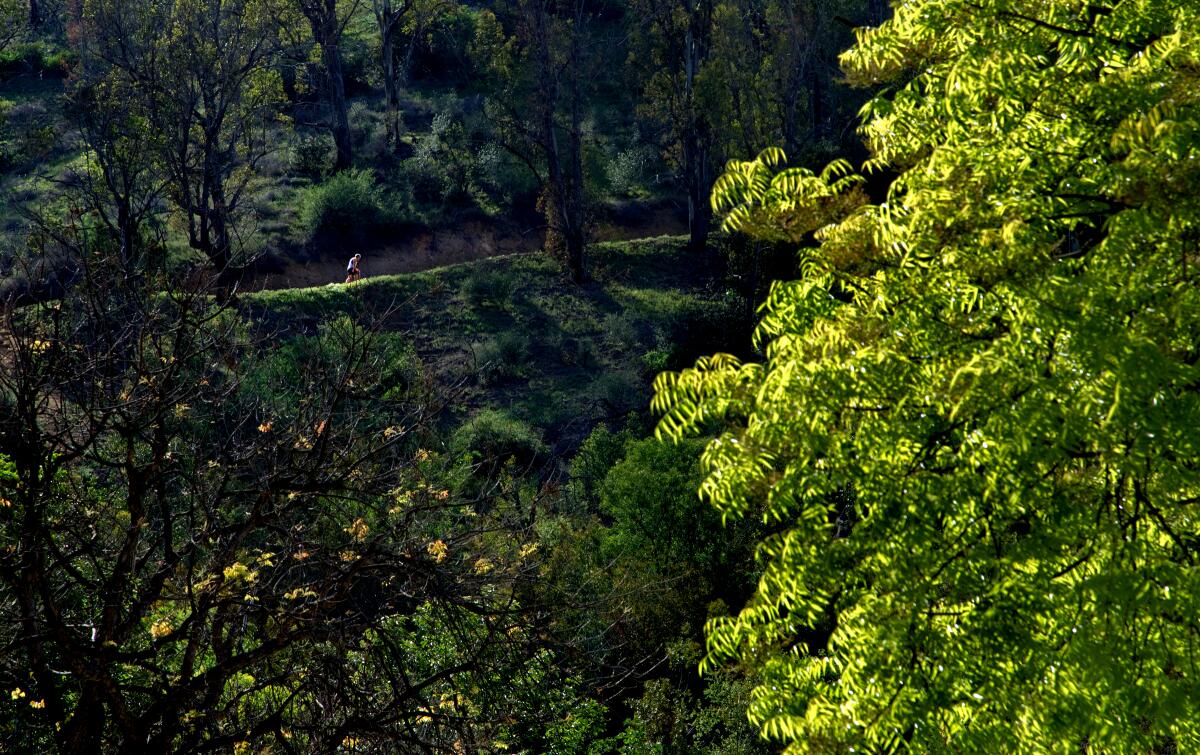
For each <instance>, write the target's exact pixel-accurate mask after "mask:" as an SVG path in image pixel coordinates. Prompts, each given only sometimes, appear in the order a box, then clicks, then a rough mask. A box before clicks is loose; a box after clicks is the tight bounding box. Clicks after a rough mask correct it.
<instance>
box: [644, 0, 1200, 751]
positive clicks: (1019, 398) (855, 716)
mask: <svg viewBox="0 0 1200 755" xmlns="http://www.w3.org/2000/svg"><path fill="white" fill-rule="evenodd" d="M1198 40H1200V9H1198V8H1197V6H1196V4H1195V3H1193V2H1188V1H1186V0H1141V1H1135V0H1125V1H1120V2H1113V3H1095V2H1081V1H1079V0H1051V1H1049V2H1032V1H1029V0H914V1H913V2H907V3H903V4H899V5H897V6H896V8H895V17H894V18H893V19H892V20H890V21H888V22H885V23H884V24H883V25H882V26H880V27H879V28H878V29H872V30H862V31H859V32H858V43H857V45H856V47H854V48H853V49H852V50H850V51H849V52H847V53H845V54H844V56H843V58H842V63H843V65H844V67H845V69H846V71H847V75H848V77H849V78H850V79H851V80H852V81H854V82H857V83H863V84H872V85H877V86H879V87H881V89H880V92H879V94H878V95H876V96H875V97H874V98H873V99H872V100H871V101H870V102H869V103H868V105H867V106H866V107H865V108H864V110H863V124H862V127H861V131H862V133H863V135H864V136H865V137H866V141H867V143H868V146H869V148H870V150H871V157H870V159H869V161H868V162H867V163H866V165H865V169H866V170H867V171H886V172H889V173H891V174H894V176H895V177H894V180H893V181H892V182H891V185H890V189H889V190H888V192H887V197H886V201H883V202H880V203H877V204H872V203H867V202H866V200H865V197H862V198H860V200H859V201H846V199H847V197H848V196H849V195H850V194H853V193H854V191H855V190H854V188H853V186H852V185H851V184H850V183H847V180H846V179H845V178H843V176H844V166H833V169H832V170H828V171H826V172H825V173H824V174H821V175H813V174H811V173H797V172H796V171H789V170H784V171H782V172H777V171H776V166H777V162H778V155H777V154H775V153H768V154H765V155H764V156H763V157H762V158H760V159H759V160H758V161H754V162H751V163H740V164H732V165H730V169H729V171H728V172H727V174H726V176H725V177H724V178H723V179H721V180H720V181H719V182H718V184H717V190H716V192H715V196H714V203H715V204H716V206H717V207H718V208H720V209H724V210H726V211H727V213H728V216H729V218H730V222H731V225H732V226H733V227H735V228H740V229H742V230H745V231H747V232H749V233H751V234H753V235H759V236H763V237H767V238H772V239H780V238H789V239H792V240H798V239H810V240H811V239H813V237H812V236H811V235H807V234H810V233H812V232H814V231H815V237H816V238H815V242H816V243H812V244H810V245H809V246H808V247H807V248H805V249H804V250H803V251H802V252H801V254H802V258H803V261H804V264H805V270H806V274H805V276H804V277H803V278H802V279H801V280H798V281H794V282H789V283H778V284H776V285H775V287H774V288H773V290H772V293H771V295H770V297H769V300H768V302H767V303H766V304H765V305H764V310H763V320H762V322H761V324H760V326H759V330H758V334H757V338H758V342H759V343H760V344H761V346H762V347H763V348H764V349H765V361H764V362H763V363H761V364H743V363H740V362H738V361H737V360H735V359H733V358H731V357H726V356H715V357H711V358H706V359H702V360H700V362H698V363H697V365H696V366H695V368H693V369H690V370H685V371H683V372H680V373H668V374H664V375H662V376H661V377H660V378H659V381H658V383H657V390H658V395H657V398H656V404H657V406H658V407H659V408H660V409H662V410H665V411H666V415H665V417H664V419H663V420H662V424H661V426H660V432H661V433H662V434H664V435H667V436H680V435H683V434H685V433H687V432H689V431H692V430H696V429H698V428H710V427H712V426H714V424H719V425H720V426H721V427H723V428H724V429H723V431H722V433H721V434H720V436H719V437H718V438H717V439H716V440H714V441H712V442H711V443H710V444H709V445H708V447H707V449H706V452H705V454H704V466H705V470H706V474H707V476H706V479H705V481H704V483H703V486H702V493H703V495H704V496H705V497H706V498H708V499H709V500H711V501H712V502H713V503H715V504H716V505H717V506H718V507H720V509H721V510H722V511H723V512H724V513H725V515H726V516H728V517H743V516H761V517H762V518H764V519H765V520H766V521H768V522H776V523H778V524H777V529H778V534H775V535H773V536H771V537H768V538H767V539H766V540H764V541H763V542H762V543H761V545H760V547H759V559H760V563H761V566H762V568H763V573H762V577H761V579H760V581H759V584H758V589H757V593H756V595H755V597H754V598H753V599H752V600H751V601H750V602H749V604H748V605H747V606H746V607H745V608H744V609H743V610H742V611H741V612H740V613H739V614H738V615H736V616H734V617H727V618H720V619H716V620H714V621H712V622H711V623H710V625H709V627H708V632H709V640H708V641H709V655H708V659H707V661H706V665H707V666H708V667H710V668H711V667H712V666H714V665H716V664H719V663H722V662H725V661H728V660H730V659H738V660H740V661H742V662H743V663H745V664H747V665H748V666H750V667H751V668H753V669H754V670H756V671H758V672H759V673H760V674H761V681H760V684H759V686H758V687H757V689H756V692H755V694H754V698H753V701H752V703H751V707H750V715H751V718H752V720H753V721H754V722H756V723H757V724H759V725H760V726H761V728H762V731H763V732H764V733H766V734H767V735H769V736H771V737H774V738H777V739H779V740H782V741H783V742H786V743H788V746H789V752H797V753H799V752H830V751H860V750H866V751H870V752H884V751H895V750H903V749H912V750H915V751H920V752H938V751H954V752H1019V751H1033V750H1040V749H1042V748H1058V749H1064V750H1065V749H1076V750H1080V751H1086V752H1091V751H1113V752H1130V751H1140V752H1175V751H1180V752H1182V751H1190V750H1193V749H1196V748H1197V747H1198V746H1200V728H1198V726H1197V721H1200V718H1198V716H1197V708H1196V705H1197V704H1196V701H1197V700H1200V697H1198V696H1197V692H1198V690H1197V688H1196V679H1197V668H1196V665H1195V664H1196V661H1195V657H1196V651H1197V641H1198V638H1197V630H1198V627H1197V625H1196V622H1195V618H1194V617H1195V616H1196V615H1197V605H1196V595H1197V594H1198V593H1197V589H1196V588H1197V577H1198V575H1200V573H1198V572H1197V570H1196V568H1195V563H1196V559H1197V556H1198V555H1200V554H1198V553H1197V543H1198V541H1197V538H1196V532H1197V514H1196V509H1195V507H1196V504H1197V502H1198V501H1200V470H1198V468H1197V464H1196V459H1197V458H1198V452H1200V437H1198V436H1197V434H1196V431H1195V428H1196V427H1198V426H1200V393H1198V391H1197V387H1198V386H1200V371H1198V369H1197V362H1198V361H1200V301H1198V298H1200V289H1198V288H1197V286H1196V281H1197V273H1196V267H1197V263H1198V262H1200V259H1198V250H1200V247H1198V240H1200V203H1198V200H1197V197H1200V146H1198V145H1200V133H1198V132H1200V42H1198ZM831 208H834V209H836V210H837V212H835V213H833V217H832V218H831V217H830V210H831Z"/></svg>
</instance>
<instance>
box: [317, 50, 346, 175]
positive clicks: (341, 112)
mask: <svg viewBox="0 0 1200 755" xmlns="http://www.w3.org/2000/svg"><path fill="white" fill-rule="evenodd" d="M321 55H322V57H323V58H324V61H325V73H326V74H327V75H328V77H329V108H330V110H332V111H333V113H332V115H333V123H332V124H331V125H330V131H331V132H332V133H333V144H334V147H335V148H336V149H337V156H336V157H335V158H334V162H333V170H334V172H337V171H340V170H345V169H346V168H349V167H350V163H351V160H352V158H353V147H352V146H351V143H350V115H349V110H348V108H347V106H346V82H345V79H343V78H342V53H341V50H340V48H339V47H338V44H337V42H336V41H334V40H331V41H329V42H328V43H326V44H323V45H321Z"/></svg>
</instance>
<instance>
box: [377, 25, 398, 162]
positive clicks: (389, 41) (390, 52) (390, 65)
mask: <svg viewBox="0 0 1200 755" xmlns="http://www.w3.org/2000/svg"><path fill="white" fill-rule="evenodd" d="M397 26H398V24H396V23H393V24H389V25H388V26H387V27H386V28H381V29H380V35H381V37H382V43H381V50H380V55H381V58H382V60H381V62H382V64H383V91H384V95H385V99H386V101H387V115H386V116H385V119H386V121H387V140H388V146H389V147H391V148H392V151H393V152H395V151H397V150H398V149H399V148H400V136H401V134H400V82H399V80H398V78H399V77H398V76H397V71H396V32H395V29H396V27H397Z"/></svg>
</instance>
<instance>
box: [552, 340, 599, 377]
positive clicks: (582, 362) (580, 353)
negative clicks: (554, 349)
mask: <svg viewBox="0 0 1200 755" xmlns="http://www.w3.org/2000/svg"><path fill="white" fill-rule="evenodd" d="M558 357H559V359H560V360H562V363H563V364H566V365H573V366H575V367H583V368H584V369H587V368H591V367H595V366H596V345H595V344H594V343H592V341H590V340H588V339H586V338H563V339H562V340H561V341H559V343H558Z"/></svg>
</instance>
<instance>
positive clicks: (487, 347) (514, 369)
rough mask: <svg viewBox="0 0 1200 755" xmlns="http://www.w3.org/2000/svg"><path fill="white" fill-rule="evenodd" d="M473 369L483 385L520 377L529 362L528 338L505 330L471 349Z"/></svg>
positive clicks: (522, 334)
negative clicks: (473, 362) (473, 360)
mask: <svg viewBox="0 0 1200 755" xmlns="http://www.w3.org/2000/svg"><path fill="white" fill-rule="evenodd" d="M472 349H473V351H474V357H475V369H476V372H477V374H478V375H479V378H480V379H481V380H482V381H483V382H484V383H485V384H494V383H498V382H501V381H504V380H508V379H510V378H515V377H520V376H521V374H522V372H523V371H524V368H525V366H526V364H528V362H529V338H528V337H527V336H526V335H525V334H524V333H521V332H519V331H513V330H506V331H504V332H502V333H499V334H498V335H495V336H492V337H491V338H488V339H486V340H484V341H482V342H480V343H478V344H475V345H474V346H473V347H472Z"/></svg>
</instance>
